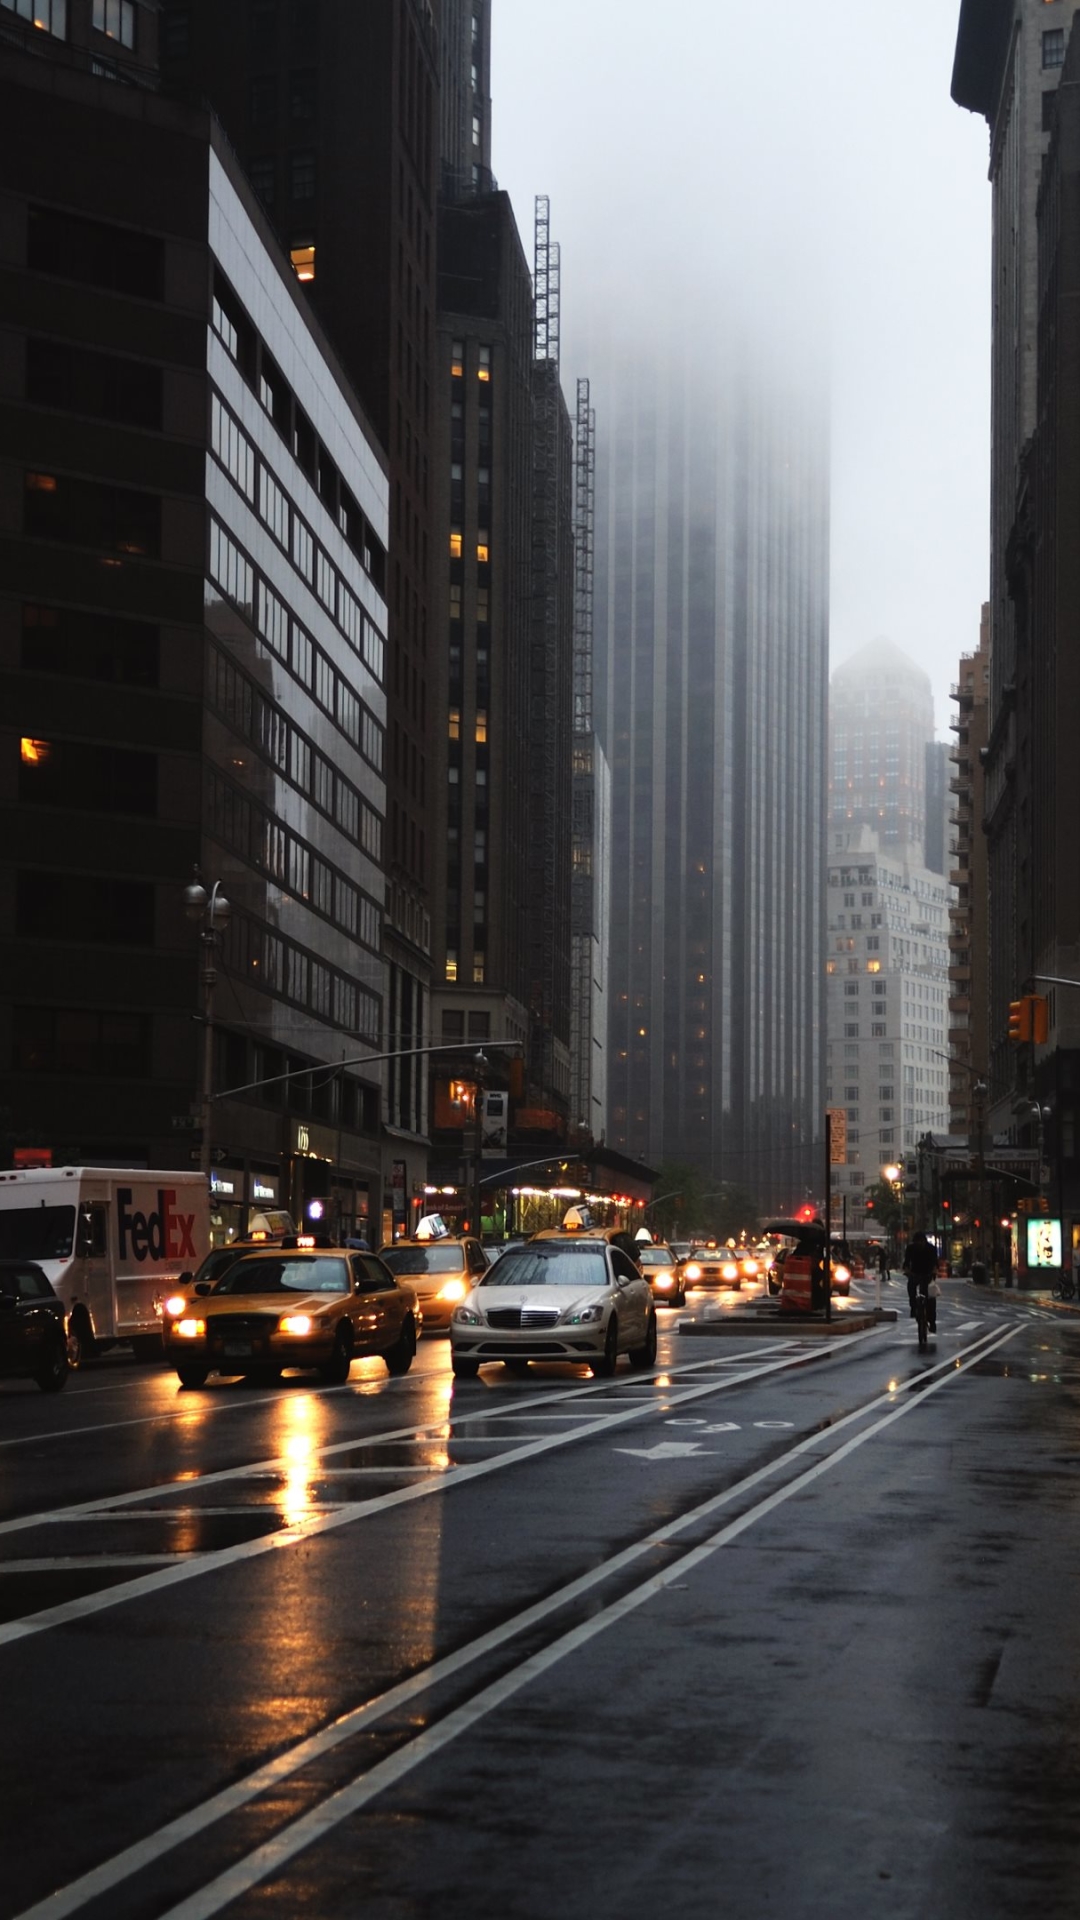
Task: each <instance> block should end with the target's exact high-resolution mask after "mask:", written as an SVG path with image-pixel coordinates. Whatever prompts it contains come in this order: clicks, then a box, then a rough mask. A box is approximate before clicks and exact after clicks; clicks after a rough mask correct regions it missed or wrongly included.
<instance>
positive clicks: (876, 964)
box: [866, 960, 881, 973]
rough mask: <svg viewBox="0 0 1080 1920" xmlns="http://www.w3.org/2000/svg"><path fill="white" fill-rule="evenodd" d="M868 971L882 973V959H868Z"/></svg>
mask: <svg viewBox="0 0 1080 1920" xmlns="http://www.w3.org/2000/svg"><path fill="white" fill-rule="evenodd" d="M866 971H867V973H880V972H881V961H880V960H868V961H867V963H866Z"/></svg>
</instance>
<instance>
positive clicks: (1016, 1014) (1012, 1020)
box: [1009, 994, 1031, 1046]
mask: <svg viewBox="0 0 1080 1920" xmlns="http://www.w3.org/2000/svg"><path fill="white" fill-rule="evenodd" d="M1009 1039H1010V1040H1011V1041H1012V1043H1013V1045H1014V1046H1019V1045H1020V1044H1021V1042H1022V1041H1024V1040H1030V1039H1031V995H1030V994H1028V995H1027V996H1026V997H1025V998H1024V999H1023V1000H1010V1001H1009Z"/></svg>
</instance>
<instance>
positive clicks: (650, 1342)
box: [630, 1313, 656, 1367]
mask: <svg viewBox="0 0 1080 1920" xmlns="http://www.w3.org/2000/svg"><path fill="white" fill-rule="evenodd" d="M630 1365H631V1366H632V1367H654V1366H655V1365H656V1315H655V1313H650V1315H649V1324H648V1327H647V1329H646V1332H645V1345H644V1346H643V1347H631V1349H630Z"/></svg>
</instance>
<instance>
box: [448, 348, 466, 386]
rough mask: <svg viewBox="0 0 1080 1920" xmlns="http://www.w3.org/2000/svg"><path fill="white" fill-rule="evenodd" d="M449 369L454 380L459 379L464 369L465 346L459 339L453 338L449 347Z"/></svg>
mask: <svg viewBox="0 0 1080 1920" xmlns="http://www.w3.org/2000/svg"><path fill="white" fill-rule="evenodd" d="M450 371H451V373H452V374H453V376H454V379H455V380H460V379H461V376H462V374H463V373H464V371H465V348H464V345H463V344H462V342H461V341H460V340H455V341H454V344H453V346H452V347H451V349H450Z"/></svg>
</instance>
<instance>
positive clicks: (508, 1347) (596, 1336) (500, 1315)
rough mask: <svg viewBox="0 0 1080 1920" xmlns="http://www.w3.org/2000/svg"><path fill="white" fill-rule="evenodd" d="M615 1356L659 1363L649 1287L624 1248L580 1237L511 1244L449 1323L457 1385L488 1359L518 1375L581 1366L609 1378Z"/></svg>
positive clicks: (646, 1363)
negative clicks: (533, 1363)
mask: <svg viewBox="0 0 1080 1920" xmlns="http://www.w3.org/2000/svg"><path fill="white" fill-rule="evenodd" d="M620 1353H626V1354H629V1356H630V1364H631V1366H632V1367H651V1366H652V1365H653V1364H654V1362H655V1360H656V1311H655V1307H654V1304H653V1297H652V1293H651V1291H650V1288H649V1283H648V1281H647V1280H646V1279H645V1278H644V1277H643V1275H642V1274H641V1272H640V1270H639V1269H638V1268H637V1266H635V1264H634V1262H633V1260H631V1259H630V1257H629V1255H628V1254H626V1253H624V1252H623V1251H622V1249H621V1248H619V1247H616V1246H612V1244H611V1243H610V1241H608V1240H601V1239H595V1240H591V1239H589V1238H588V1237H587V1236H584V1235H579V1234H567V1235H566V1236H565V1238H564V1237H563V1236H562V1235H561V1234H560V1235H558V1236H555V1235H550V1236H546V1237H545V1238H544V1239H541V1240H529V1241H526V1242H525V1244H524V1245H523V1246H511V1247H508V1248H507V1249H506V1252H505V1253H504V1254H503V1256H502V1258H501V1260H499V1261H498V1263H497V1264H496V1265H495V1266H494V1267H492V1268H491V1269H490V1271H489V1272H488V1273H486V1274H485V1275H484V1276H483V1278H482V1279H481V1280H480V1281H479V1283H478V1285H477V1286H475V1287H474V1288H473V1290H472V1292H471V1293H470V1294H469V1296H468V1298H467V1299H465V1300H463V1301H462V1302H461V1304H460V1306H457V1307H455V1308H454V1311H453V1314H452V1316H451V1320H450V1357H451V1365H452V1366H453V1369H454V1373H455V1375H456V1376H457V1378H458V1379H459V1380H461V1379H475V1377H476V1375H477V1373H478V1372H479V1369H480V1367H481V1366H482V1364H483V1363H484V1362H485V1361H488V1360H501V1361H503V1362H504V1364H505V1365H506V1366H508V1367H510V1368H511V1369H512V1370H513V1371H515V1372H517V1371H522V1372H524V1371H525V1370H526V1369H527V1367H528V1365H529V1362H530V1360H577V1361H586V1362H587V1363H588V1365H589V1366H590V1367H591V1368H592V1371H593V1372H594V1373H595V1374H599V1375H603V1376H605V1377H607V1376H610V1375H611V1374H613V1373H614V1371H615V1367H616V1363H617V1361H618V1357H619V1355H620Z"/></svg>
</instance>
